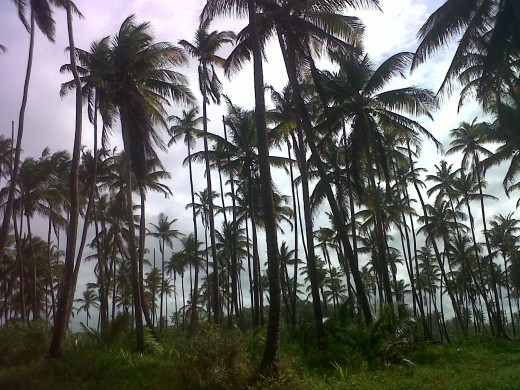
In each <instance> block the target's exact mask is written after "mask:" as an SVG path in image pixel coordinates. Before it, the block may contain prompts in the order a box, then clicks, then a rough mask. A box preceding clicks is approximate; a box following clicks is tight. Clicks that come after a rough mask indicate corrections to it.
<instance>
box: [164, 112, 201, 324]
mask: <svg viewBox="0 0 520 390" xmlns="http://www.w3.org/2000/svg"><path fill="white" fill-rule="evenodd" d="M198 113H199V110H198V108H197V107H193V108H191V109H190V110H189V111H186V110H183V111H182V117H179V116H175V115H172V116H170V117H168V121H170V122H173V123H174V125H173V126H172V127H171V128H170V131H169V133H170V136H171V138H170V141H169V142H168V146H171V145H172V143H173V142H177V141H178V140H179V139H181V138H182V139H183V141H184V144H185V145H186V146H187V148H188V157H187V158H186V160H187V161H188V169H189V173H190V192H191V203H192V205H194V204H195V190H194V188H193V170H192V166H191V149H192V148H193V147H194V146H195V143H196V139H195V134H196V133H197V132H198V131H199V129H198V128H197V126H198V125H199V124H200V123H201V122H202V121H203V118H202V117H201V116H197V115H198ZM191 210H192V213H193V237H194V239H195V242H196V245H195V246H196V247H198V242H199V240H198V230H197V214H196V211H195V207H192V208H191ZM195 255H196V254H195ZM196 262H198V261H196ZM194 279H195V280H194V289H193V296H192V298H191V303H192V306H193V307H192V309H191V319H190V331H191V332H193V331H194V330H195V327H196V324H197V319H198V317H197V313H198V311H197V302H198V293H199V289H198V286H199V268H198V267H196V268H195V275H194Z"/></svg>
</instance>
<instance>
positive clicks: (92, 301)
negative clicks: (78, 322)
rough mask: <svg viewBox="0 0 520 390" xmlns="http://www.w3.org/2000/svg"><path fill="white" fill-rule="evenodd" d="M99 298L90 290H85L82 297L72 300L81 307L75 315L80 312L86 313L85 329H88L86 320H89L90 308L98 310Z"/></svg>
mask: <svg viewBox="0 0 520 390" xmlns="http://www.w3.org/2000/svg"><path fill="white" fill-rule="evenodd" d="M98 301H99V297H98V296H97V294H96V292H95V291H94V290H91V289H87V290H85V291H83V297H82V298H77V299H74V302H76V303H80V304H81V306H80V307H78V308H77V310H76V313H79V312H80V311H84V312H86V313H87V327H88V320H89V319H90V309H91V308H92V307H95V308H96V309H99V303H98Z"/></svg>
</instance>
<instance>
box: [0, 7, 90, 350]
mask: <svg viewBox="0 0 520 390" xmlns="http://www.w3.org/2000/svg"><path fill="white" fill-rule="evenodd" d="M66 11H67V31H68V36H69V55H70V64H71V69H72V74H73V76H74V84H75V88H76V117H75V132H74V146H73V152H72V160H71V172H70V211H69V215H70V217H69V224H68V227H67V247H66V251H65V272H64V277H63V282H62V289H61V293H60V297H59V301H58V310H57V312H56V318H55V319H54V330H53V334H52V341H51V345H50V349H49V355H50V356H51V357H54V358H56V357H60V356H61V353H62V352H61V348H62V345H63V341H64V339H65V334H66V332H67V328H68V324H69V318H70V314H71V310H72V303H73V300H74V292H75V291H76V278H75V277H74V274H75V273H76V275H77V272H78V271H79V264H78V267H77V268H78V269H77V270H75V269H74V268H75V259H76V257H75V256H76V240H77V236H78V223H79V187H78V184H79V166H80V160H81V136H82V104H83V101H82V94H81V79H80V76H79V73H78V69H77V67H76V55H75V54H76V53H75V51H76V47H75V44H74V33H73V29H72V2H71V1H70V0H67V2H66ZM85 223H88V222H85ZM0 246H1V245H0Z"/></svg>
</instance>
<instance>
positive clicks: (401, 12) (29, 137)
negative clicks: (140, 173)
mask: <svg viewBox="0 0 520 390" xmlns="http://www.w3.org/2000/svg"><path fill="white" fill-rule="evenodd" d="M204 3H205V2H204V1H201V0H182V1H180V0H164V1H162V0H133V1H130V0H127V1H122V0H109V1H107V0H103V1H102V0H77V1H76V4H77V6H78V8H79V9H80V10H81V12H82V13H83V15H84V19H83V20H75V22H74V30H75V41H76V46H77V47H78V48H82V49H88V48H89V46H90V44H91V43H92V41H94V40H97V39H100V38H102V37H104V36H107V35H114V34H116V32H117V31H118V28H119V26H120V25H121V22H122V21H123V20H124V19H125V18H126V17H127V16H128V15H130V14H135V15H136V17H137V20H138V21H139V22H142V21H149V22H151V25H152V27H153V31H154V33H155V36H156V38H157V40H159V41H169V42H172V43H177V42H178V41H179V40H180V39H186V40H188V41H192V40H193V35H194V32H195V29H196V28H197V25H198V18H199V15H200V12H201V10H202V8H203V5H204ZM381 4H382V9H383V12H382V13H381V12H377V11H364V12H349V14H355V15H358V16H360V17H361V18H362V20H363V22H364V23H365V24H366V40H365V47H366V50H367V52H368V53H369V54H370V56H371V57H372V59H373V60H374V61H375V62H376V63H380V62H381V61H382V60H384V59H385V58H387V57H389V56H390V55H392V54H394V53H396V52H399V51H414V49H415V47H416V45H417V40H416V33H417V31H418V30H419V28H420V26H421V25H422V24H423V23H424V21H425V20H426V19H427V17H428V16H429V15H430V14H431V13H432V12H433V11H434V10H435V9H436V8H438V7H439V6H440V5H441V4H442V1H441V0H400V1H396V0H381ZM54 18H55V20H56V29H57V30H56V32H57V34H56V43H55V44H51V43H50V42H48V41H47V40H46V39H45V38H44V37H43V36H42V35H41V33H39V32H38V33H37V34H36V43H35V54H34V65H33V73H32V77H31V85H30V93H29V101H28V106H27V112H26V124H25V131H24V141H23V149H24V151H25V154H24V156H39V155H40V154H41V152H42V150H43V148H44V147H45V146H49V147H50V148H51V151H52V152H54V151H57V150H59V149H67V150H71V148H72V143H73V130H74V102H73V100H74V98H73V95H70V96H68V97H65V98H64V99H60V97H59V89H60V84H61V83H62V82H64V81H67V80H69V79H70V78H71V76H70V75H68V74H67V75H62V74H60V72H59V68H60V66H61V65H63V64H65V63H67V62H68V56H67V54H66V53H65V47H66V46H67V45H68V40H67V35H66V16H65V12H64V11H62V10H57V11H56V12H55V14H54ZM244 23H245V21H240V20H231V19H219V20H216V21H214V23H213V24H212V25H211V26H210V29H211V30H213V29H218V30H224V29H225V30H234V31H235V32H238V31H239V30H240V29H241V27H243V26H244ZM28 42H29V34H28V33H27V32H26V30H25V29H24V27H23V25H22V23H21V22H20V20H19V19H18V15H17V11H16V8H15V6H14V4H13V2H11V1H5V0H4V1H2V2H0V44H2V45H4V46H6V47H7V50H8V51H7V53H5V54H3V55H0V133H1V134H4V135H6V136H10V134H11V121H17V118H18V112H19V108H20V103H21V97H22V88H23V81H24V77H25V67H26V59H27V50H28ZM453 46H454V45H452V47H451V48H450V49H449V50H446V51H441V52H440V53H439V54H438V55H436V56H434V57H433V58H432V59H431V60H430V61H428V62H427V63H426V64H425V65H423V66H421V67H420V68H419V69H418V70H416V71H415V72H414V73H413V74H412V75H411V76H410V77H409V78H408V79H407V80H396V81H395V82H392V83H391V86H392V87H395V86H405V85H416V86H420V87H424V88H430V89H433V90H434V91H436V90H437V89H438V88H439V86H440V84H441V81H442V79H443V77H444V73H445V71H446V69H447V67H448V65H449V61H450V59H451V55H452V53H453ZM268 60H269V62H268V63H267V64H266V65H265V68H264V69H265V82H266V83H268V84H271V85H273V86H274V87H275V88H276V89H278V90H279V89H281V88H282V87H283V86H284V85H285V83H286V74H285V70H284V66H283V62H282V59H281V55H280V53H279V50H278V49H277V47H276V45H275V44H274V42H273V43H272V44H271V45H270V46H269V51H268ZM178 70H179V71H181V72H183V73H184V74H186V75H187V76H189V78H190V82H191V88H192V90H193V91H194V92H195V93H196V94H197V95H198V86H197V78H196V66H194V64H192V66H191V67H189V68H183V69H178ZM221 79H222V80H223V81H224V76H222V77H221ZM224 92H225V93H226V94H228V95H229V96H230V98H231V100H232V101H233V102H234V103H235V104H238V105H241V106H244V107H246V108H252V106H253V81H252V67H251V66H248V67H245V68H244V70H243V71H242V72H241V73H240V74H238V75H237V76H236V77H234V78H233V80H231V81H230V82H229V81H226V82H225V91H224ZM456 106H457V97H456V96H455V97H453V98H451V99H446V101H445V102H444V104H443V106H442V108H441V109H440V110H439V111H438V112H437V113H436V115H435V121H434V122H431V121H429V120H426V119H424V118H423V119H421V122H422V123H423V124H424V125H425V126H426V127H427V128H428V129H429V130H430V132H431V133H433V134H434V135H435V136H436V137H437V138H438V139H439V140H440V141H441V142H443V143H444V144H445V146H447V145H448V142H449V140H448V138H447V134H448V132H449V130H450V129H452V128H454V127H457V125H458V123H459V122H461V121H463V120H464V121H471V120H472V119H473V118H474V117H476V116H479V115H480V110H479V108H478V106H477V105H476V104H469V105H468V106H467V107H464V108H463V109H462V111H461V112H460V114H457V110H456ZM169 112H170V113H176V114H177V113H178V112H179V108H171V109H169ZM223 112H224V111H223V108H219V107H214V106H211V107H210V109H209V117H210V119H211V120H212V122H211V124H210V131H214V132H221V115H222V114H223ZM15 128H16V123H15ZM165 138H166V135H165ZM166 140H167V139H166ZM83 143H84V144H85V145H92V127H91V125H90V124H89V123H88V121H86V120H85V124H84V132H83ZM119 144H120V142H119V139H118V135H117V132H115V133H114V137H113V139H112V146H116V145H119ZM185 156H186V150H185V146H184V145H183V144H179V145H176V146H173V147H172V148H171V149H170V151H169V153H168V154H167V155H161V158H162V160H163V162H164V164H165V166H166V168H167V170H168V171H170V172H171V174H172V175H173V179H172V180H171V181H170V182H168V183H166V184H168V185H169V186H170V187H171V189H172V191H173V193H174V196H173V199H172V198H170V199H168V200H165V199H164V198H163V197H161V196H156V195H153V194H150V195H149V202H148V203H147V211H148V222H156V219H157V215H158V214H159V212H165V213H166V214H167V215H168V216H169V217H170V219H172V218H177V219H178V222H177V224H176V227H177V228H178V229H179V230H181V231H184V232H186V233H188V232H190V231H191V217H190V215H191V212H190V211H189V210H188V211H186V210H184V208H185V205H186V204H187V203H188V202H190V201H191V199H190V195H189V181H188V170H187V168H183V167H182V160H183V159H184V157H185ZM440 159H441V156H439V155H437V154H436V152H435V149H434V147H433V145H431V144H428V143H427V142H426V141H425V144H424V147H423V156H422V158H421V166H423V167H425V168H429V169H431V168H432V166H433V164H435V163H438V162H439V161H440ZM450 162H453V163H454V165H455V166H456V167H457V168H458V164H459V162H460V158H458V157H455V158H451V159H450ZM202 172H203V171H202V166H199V167H198V169H197V171H196V175H197V177H198V180H196V181H195V182H196V186H197V188H196V190H197V191H200V190H202V189H203V188H204V187H205V184H204V180H203V173H202ZM488 181H489V182H490V187H491V188H490V189H489V190H490V192H493V193H495V194H500V195H501V196H503V195H502V194H503V191H502V188H501V186H500V183H501V181H502V177H501V176H500V174H494V175H491V176H488ZM215 184H217V183H215ZM278 185H279V188H280V189H281V190H282V192H284V193H285V194H289V193H290V190H289V186H288V183H287V181H283V182H281V181H278ZM505 204H506V203H505V201H504V202H501V203H500V212H502V213H509V212H511V211H513V210H514V204H515V200H512V201H508V202H507V209H505V208H504V207H505ZM494 209H495V208H494V207H490V210H491V212H490V214H491V215H493V213H494ZM41 234H43V233H41ZM149 241H151V240H149ZM280 241H281V239H280ZM151 244H152V243H150V245H149V246H152V245H151ZM89 269H90V267H89V266H88V265H87V267H86V269H85V272H84V273H83V275H86V274H87V273H88V272H89ZM84 282H85V279H84V278H82V280H80V284H79V285H78V290H79V291H82V289H83V288H84V287H83V286H82V284H84Z"/></svg>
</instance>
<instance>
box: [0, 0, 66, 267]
mask: <svg viewBox="0 0 520 390" xmlns="http://www.w3.org/2000/svg"><path fill="white" fill-rule="evenodd" d="M14 3H15V5H16V7H17V9H18V16H19V18H20V20H21V21H22V23H23V25H24V26H25V28H26V29H27V32H28V33H29V54H28V58H27V69H26V74H25V82H24V87H23V95H22V104H21V106H20V113H19V116H18V131H17V134H16V144H15V152H14V157H13V167H12V171H11V186H10V187H9V194H8V197H7V202H6V205H5V209H4V218H3V222H2V228H1V230H0V261H1V262H3V258H4V251H5V245H6V240H7V236H8V234H9V226H10V223H11V218H12V214H13V204H14V198H15V188H16V183H17V181H18V180H17V179H18V172H19V167H20V154H21V151H22V138H23V131H24V122H25V110H26V107H27V99H28V96H29V82H30V79H31V71H32V64H33V52H34V37H35V34H36V25H37V26H38V28H39V29H40V31H41V32H42V33H43V34H44V35H45V37H46V38H47V39H48V40H49V41H51V42H54V36H55V30H56V27H55V22H54V19H53V18H52V16H53V15H52V14H53V11H52V8H51V4H53V3H55V1H52V0H34V1H31V2H30V3H29V4H28V2H27V1H25V0H15V1H14ZM27 13H29V15H27ZM28 16H29V17H28Z"/></svg>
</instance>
